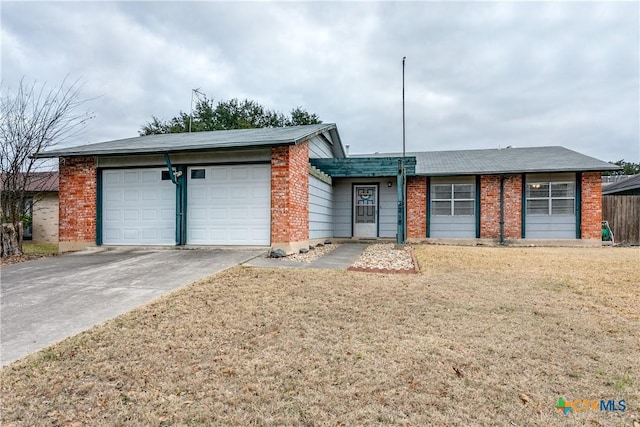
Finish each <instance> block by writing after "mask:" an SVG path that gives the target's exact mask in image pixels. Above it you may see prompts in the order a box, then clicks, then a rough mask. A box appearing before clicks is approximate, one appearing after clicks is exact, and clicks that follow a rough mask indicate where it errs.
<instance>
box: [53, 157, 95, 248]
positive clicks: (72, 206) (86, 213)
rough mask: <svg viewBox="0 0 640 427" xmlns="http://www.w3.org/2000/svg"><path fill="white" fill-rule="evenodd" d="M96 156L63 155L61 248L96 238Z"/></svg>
mask: <svg viewBox="0 0 640 427" xmlns="http://www.w3.org/2000/svg"><path fill="white" fill-rule="evenodd" d="M96 180H97V172H96V159H95V158H94V157H64V158H60V187H59V192H58V195H59V200H60V202H59V203H60V208H59V221H60V229H59V239H60V250H61V251H64V250H65V248H68V250H71V249H73V248H75V247H76V245H78V246H82V245H84V246H86V244H87V243H88V244H95V241H96Z"/></svg>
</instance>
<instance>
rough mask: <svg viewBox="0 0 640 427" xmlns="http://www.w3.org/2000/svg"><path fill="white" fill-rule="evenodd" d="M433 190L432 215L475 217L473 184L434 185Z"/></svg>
mask: <svg viewBox="0 0 640 427" xmlns="http://www.w3.org/2000/svg"><path fill="white" fill-rule="evenodd" d="M431 190H432V194H431V214H432V215H435V216H473V215H474V213H475V186H474V185H473V184H433V185H432V186H431Z"/></svg>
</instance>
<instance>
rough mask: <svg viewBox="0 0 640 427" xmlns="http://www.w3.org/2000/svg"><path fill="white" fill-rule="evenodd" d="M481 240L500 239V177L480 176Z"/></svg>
mask: <svg viewBox="0 0 640 427" xmlns="http://www.w3.org/2000/svg"><path fill="white" fill-rule="evenodd" d="M480 238H482V239H499V238H500V176H498V175H482V176H480Z"/></svg>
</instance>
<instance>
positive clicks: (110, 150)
mask: <svg viewBox="0 0 640 427" xmlns="http://www.w3.org/2000/svg"><path fill="white" fill-rule="evenodd" d="M324 132H329V133H330V134H331V137H332V140H333V143H334V148H335V146H336V145H337V146H339V150H338V152H339V153H342V155H343V156H344V151H343V148H342V143H341V142H340V136H339V135H338V131H337V128H336V125H335V124H333V123H321V124H317V125H306V126H290V127H281V128H259V129H235V130H218V131H211V132H191V133H169V134H161V135H147V136H138V137H134V138H126V139H118V140H115V141H107V142H100V143H97V144H88V145H80V146H75V147H69V148H61V149H58V150H52V151H45V152H43V153H40V154H39V155H38V157H41V158H48V157H62V156H89V155H110V154H150V153H174V152H184V151H202V150H212V149H221V148H249V147H261V146H274V145H293V144H297V143H300V142H302V141H305V140H307V139H310V138H313V137H314V136H316V135H319V134H321V133H324Z"/></svg>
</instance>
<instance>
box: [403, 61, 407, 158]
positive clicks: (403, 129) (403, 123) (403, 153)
mask: <svg viewBox="0 0 640 427" xmlns="http://www.w3.org/2000/svg"><path fill="white" fill-rule="evenodd" d="M406 59H407V57H406V56H403V57H402V157H404V155H405V119H404V61H405V60H406Z"/></svg>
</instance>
